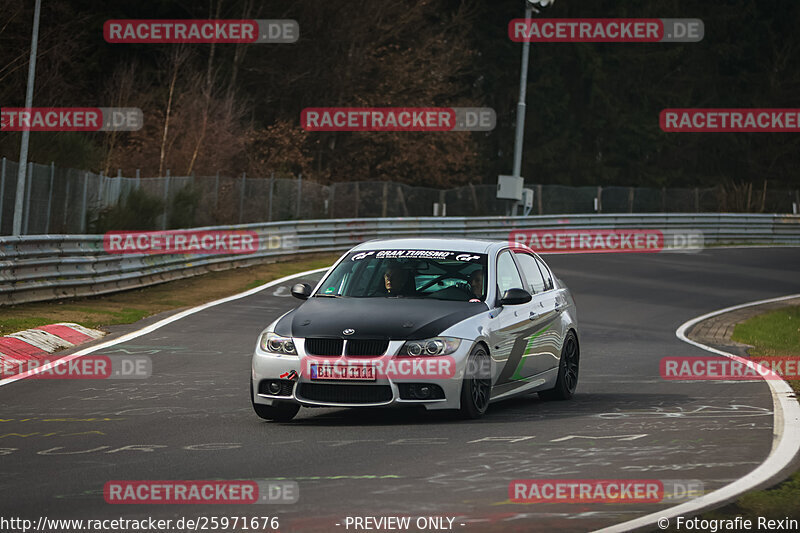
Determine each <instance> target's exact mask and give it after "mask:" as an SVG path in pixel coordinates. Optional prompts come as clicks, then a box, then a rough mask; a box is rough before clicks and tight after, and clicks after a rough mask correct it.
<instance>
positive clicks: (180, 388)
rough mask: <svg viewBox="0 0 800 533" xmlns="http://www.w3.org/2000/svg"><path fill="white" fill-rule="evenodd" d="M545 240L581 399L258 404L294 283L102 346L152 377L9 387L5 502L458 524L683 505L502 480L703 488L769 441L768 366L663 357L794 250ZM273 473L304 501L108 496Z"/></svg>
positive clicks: (614, 518)
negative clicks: (751, 370)
mask: <svg viewBox="0 0 800 533" xmlns="http://www.w3.org/2000/svg"><path fill="white" fill-rule="evenodd" d="M546 259H547V260H548V262H549V264H550V265H551V267H552V268H553V269H554V271H555V272H556V274H557V275H558V276H559V277H560V278H561V279H563V280H564V281H566V282H567V284H568V285H569V287H570V288H571V289H572V291H573V293H574V294H575V297H576V301H577V305H578V318H579V321H580V325H581V338H580V340H581V363H582V364H581V374H580V384H579V386H578V393H577V395H576V398H575V399H574V400H573V401H570V402H560V403H547V402H543V401H540V400H539V399H538V397H537V396H536V395H532V396H530V397H527V398H524V399H517V400H510V401H507V402H502V403H496V404H493V405H492V407H490V409H489V412H488V413H487V416H486V417H485V418H483V419H482V420H479V421H468V422H467V421H462V420H459V419H457V418H456V417H455V416H453V415H451V414H447V413H430V414H428V413H424V412H418V411H413V410H411V411H405V410H342V409H303V410H301V411H300V414H299V415H298V417H297V418H296V419H295V420H294V421H293V422H292V423H287V424H278V423H267V422H264V421H262V420H260V419H259V418H258V417H256V415H255V414H254V413H253V412H252V409H251V407H250V403H249V400H248V374H249V365H250V354H251V352H252V349H253V347H254V345H255V342H256V339H257V335H258V333H259V332H260V331H261V329H262V328H263V327H264V326H265V325H267V324H268V323H269V322H271V321H272V320H273V319H274V318H276V317H277V316H279V315H280V314H282V313H283V312H285V311H286V310H289V309H291V308H292V307H294V306H296V305H298V303H299V301H298V300H296V299H294V298H292V297H291V296H290V295H289V290H288V287H289V285H290V283H287V284H285V285H283V286H276V287H272V288H269V289H267V290H264V291H262V292H259V293H257V294H254V295H252V296H248V297H246V298H242V299H238V300H234V301H231V302H228V303H225V304H221V305H219V306H216V307H211V308H208V309H205V310H203V311H200V312H198V313H196V314H193V315H191V316H188V317H186V318H184V319H181V320H178V321H176V322H173V323H171V324H168V325H166V326H164V327H162V328H160V329H158V330H156V331H153V332H152V333H149V334H147V335H144V336H142V337H139V338H137V339H135V340H134V341H132V342H129V343H125V344H119V345H116V346H114V347H111V348H108V349H105V350H103V351H102V352H98V353H97V355H100V354H102V355H122V354H139V355H147V356H149V357H151V358H152V361H153V375H152V377H151V378H149V379H146V380H138V381H135V380H127V381H123V380H93V381H85V380H35V379H26V380H22V381H18V382H15V383H10V384H8V385H5V386H3V387H0V409H1V411H0V413H1V414H0V471H2V473H3V474H2V476H1V477H0V495H1V496H0V516H6V517H8V516H18V517H25V518H30V519H33V520H36V519H37V518H38V517H39V516H41V515H45V516H47V517H49V518H83V519H89V518H91V519H99V518H116V517H120V516H123V517H130V518H144V517H147V516H158V517H164V518H177V517H181V516H185V517H191V518H196V517H198V516H201V515H205V516H248V517H249V516H278V517H279V519H280V531H282V532H292V531H346V529H345V527H344V519H345V517H347V516H385V515H411V516H414V517H417V516H447V517H451V518H452V517H455V525H454V529H453V530H454V531H464V532H468V531H532V530H540V531H548V530H558V531H589V530H592V529H597V528H600V527H604V526H608V525H611V524H614V523H619V522H623V521H626V520H629V519H632V518H635V517H637V516H641V515H644V514H647V513H650V512H653V511H656V510H658V509H659V508H663V507H665V506H669V505H672V504H669V503H662V504H626V505H620V504H616V505H609V504H601V503H598V504H515V503H509V502H508V501H507V500H508V486H509V483H510V482H511V481H512V480H515V479H530V478H573V479H612V478H613V479H619V478H627V479H634V478H644V479H662V480H667V479H682V480H686V479H699V480H702V481H703V483H704V484H705V489H706V490H707V491H708V490H711V489H715V488H719V487H721V486H723V485H725V484H727V483H729V482H731V481H733V480H735V479H738V478H740V477H742V476H743V475H745V474H746V473H748V472H749V471H751V470H752V469H754V468H755V467H756V466H757V465H758V464H760V463H761V462H762V461H763V460H764V459H765V458H766V456H767V455H768V453H769V451H770V447H771V444H772V400H771V397H770V393H769V389H768V387H767V385H766V384H765V383H763V382H759V383H753V382H746V383H741V382H740V383H729V382H717V383H713V382H711V383H708V382H667V381H663V380H661V379H660V377H659V360H660V359H661V358H662V357H665V356H682V355H704V354H705V352H703V351H702V350H700V349H697V348H694V347H692V346H690V345H687V344H685V343H682V342H681V341H679V340H678V339H677V338H676V337H675V329H676V328H677V327H678V326H679V325H680V324H681V323H683V322H684V321H686V320H688V319H690V318H693V317H695V316H697V315H700V314H703V313H706V312H709V311H712V310H714V309H718V308H722V307H727V306H731V305H735V304H739V303H744V302H748V301H753V300H758V299H764V298H770V297H775V296H781V295H785V294H791V293H797V292H800V275H798V272H800V249H797V248H785V249H777V248H763V249H762V248H741V249H710V250H706V251H704V252H702V253H698V254H686V253H661V254H594V255H589V254H583V255H560V256H552V255H551V256H547V257H546ZM314 279H318V277H315V278H314ZM152 321H153V320H150V322H152ZM139 327H141V324H139V325H136V326H135V327H128V328H127V329H124V330H118V331H115V332H114V333H113V335H112V336H110V337H106V338H105V339H103V340H102V341H101V342H105V341H107V340H108V339H109V338H113V336H114V335H120V334H122V333H124V332H127V331H132V330H134V329H138V328H139ZM276 478H283V479H291V480H297V482H298V483H299V487H300V497H299V501H298V502H297V503H295V504H291V505H285V504H284V505H255V506H254V505H249V506H244V505H238V506H227V505H215V506H199V505H183V506H178V505H149V506H145V505H111V504H107V503H106V502H105V501H104V499H103V494H102V491H103V485H104V484H105V483H106V482H107V481H109V480H138V479H153V480H157V479H162V480H163V479H174V480H181V479H256V480H257V479H276ZM336 524H341V525H338V526H337V525H336ZM462 524H463V525H462ZM350 531H353V529H352V528H351V529H350Z"/></svg>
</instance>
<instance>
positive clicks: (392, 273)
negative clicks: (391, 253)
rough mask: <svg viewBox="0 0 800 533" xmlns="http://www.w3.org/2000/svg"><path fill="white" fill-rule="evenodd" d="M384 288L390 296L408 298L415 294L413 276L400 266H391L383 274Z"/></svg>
mask: <svg viewBox="0 0 800 533" xmlns="http://www.w3.org/2000/svg"><path fill="white" fill-rule="evenodd" d="M383 286H384V288H385V289H386V294H388V295H389V296H408V295H410V294H413V293H414V284H413V283H412V282H411V274H410V273H409V272H408V270H406V269H404V268H402V267H401V266H400V265H398V264H391V265H389V266H388V267H387V268H386V272H384V273H383Z"/></svg>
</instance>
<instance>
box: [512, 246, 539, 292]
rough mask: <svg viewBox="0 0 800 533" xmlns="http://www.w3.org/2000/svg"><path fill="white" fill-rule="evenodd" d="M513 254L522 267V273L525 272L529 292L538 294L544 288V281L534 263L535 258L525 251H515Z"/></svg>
mask: <svg viewBox="0 0 800 533" xmlns="http://www.w3.org/2000/svg"><path fill="white" fill-rule="evenodd" d="M515 255H516V256H517V261H518V262H519V265H520V267H521V268H522V273H523V274H525V280H526V281H527V282H528V290H529V291H530V293H531V294H538V293H540V292H544V291H545V290H546V289H545V282H544V278H543V277H542V274H541V272H539V267H538V266H537V265H536V258H535V257H533V256H532V255H528V254H525V253H516V254H515Z"/></svg>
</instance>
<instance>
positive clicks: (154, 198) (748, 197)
mask: <svg viewBox="0 0 800 533" xmlns="http://www.w3.org/2000/svg"><path fill="white" fill-rule="evenodd" d="M18 168H19V165H18V164H17V163H15V162H14V161H11V160H8V159H5V158H3V159H1V160H0V235H11V234H12V227H13V218H14V208H15V204H14V200H15V196H16V183H17V171H18ZM27 176H28V182H27V183H28V186H26V188H25V191H24V192H25V194H24V201H23V215H22V231H21V234H22V235H36V234H86V233H103V232H105V231H108V230H112V229H113V230H133V229H139V230H143V229H150V230H159V229H177V228H189V227H197V226H217V225H225V224H247V223H257V222H273V221H287V220H316V219H331V220H333V219H341V218H374V217H381V218H386V217H426V216H431V215H435V214H439V215H442V214H444V215H446V216H448V217H476V216H501V215H508V214H510V212H509V208H510V205H511V204H510V201H509V200H501V199H498V198H497V197H496V185H494V184H475V185H465V186H463V187H457V188H453V189H436V188H432V187H415V186H410V185H406V184H402V183H397V182H390V181H380V182H378V181H359V182H339V183H331V184H327V185H326V184H321V183H318V182H315V181H312V180H308V179H305V178H304V177H303V176H294V175H291V174H288V173H273V174H270V175H269V176H249V175H246V174H242V175H239V176H235V177H231V176H221V175H216V176H172V175H167V176H162V177H158V178H152V177H141V176H140V175H139V172H138V171H137V172H136V175H135V177H125V176H122V172H121V171H118V172H117V176H104V175H102V174H95V173H92V172H87V171H84V170H76V169H69V168H59V167H56V166H55V165H52V164H51V165H40V164H36V163H29V164H28V168H27ZM766 185H767V184H766V183H764V186H763V187H755V188H754V187H752V185H748V186H740V187H730V186H729V187H727V188H726V187H722V186H718V187H711V188H650V187H618V186H603V187H597V186H591V187H590V186H586V187H572V186H564V185H536V184H526V187H528V188H531V189H532V190H533V192H534V194H533V203H532V205H531V206H530V207H529V210H528V212H529V214H531V215H551V214H579V213H581V214H602V213H720V212H747V213H796V212H797V210H798V209H800V191H799V190H779V189H774V188H771V187H767V186H766ZM133 191H138V192H139V193H141V194H140V196H139V197H137V198H136V203H134V202H133V201H131V200H130V199H131V193H132V192H133ZM126 202H128V203H129V204H130V205H126ZM434 210H436V212H434Z"/></svg>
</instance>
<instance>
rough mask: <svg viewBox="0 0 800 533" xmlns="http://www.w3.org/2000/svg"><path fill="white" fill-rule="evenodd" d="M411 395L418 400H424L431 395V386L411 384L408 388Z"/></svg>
mask: <svg viewBox="0 0 800 533" xmlns="http://www.w3.org/2000/svg"><path fill="white" fill-rule="evenodd" d="M408 392H410V393H411V396H413V397H414V398H416V399H418V400H424V399H425V398H428V397H429V396H430V395H431V388H430V387H429V386H428V385H411V386H410V387H409V388H408Z"/></svg>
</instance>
